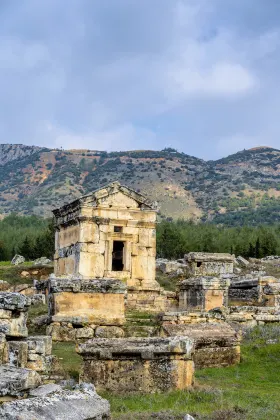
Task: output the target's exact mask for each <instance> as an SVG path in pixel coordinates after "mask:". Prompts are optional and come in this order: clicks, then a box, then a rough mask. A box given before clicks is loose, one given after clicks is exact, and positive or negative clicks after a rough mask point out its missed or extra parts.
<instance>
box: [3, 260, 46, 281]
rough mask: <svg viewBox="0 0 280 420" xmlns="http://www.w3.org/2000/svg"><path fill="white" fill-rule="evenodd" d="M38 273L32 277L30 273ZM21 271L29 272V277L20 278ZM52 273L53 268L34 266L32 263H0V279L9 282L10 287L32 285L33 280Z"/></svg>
mask: <svg viewBox="0 0 280 420" xmlns="http://www.w3.org/2000/svg"><path fill="white" fill-rule="evenodd" d="M33 270H34V271H38V273H39V274H38V275H32V271H33ZM22 271H29V272H31V275H30V277H21V275H20V273H21V272H22ZM52 271H53V266H52V265H49V266H42V267H40V266H36V265H33V262H32V261H27V262H25V263H23V264H21V265H11V263H10V262H9V263H7V261H1V262H0V279H1V280H5V281H7V282H9V283H10V284H11V285H16V284H23V283H25V284H32V283H33V278H34V277H35V278H36V277H37V278H40V276H41V275H49V274H50V273H51V272H52Z"/></svg>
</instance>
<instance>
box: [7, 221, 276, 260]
mask: <svg viewBox="0 0 280 420" xmlns="http://www.w3.org/2000/svg"><path fill="white" fill-rule="evenodd" d="M190 251H204V252H229V253H232V254H235V255H242V256H244V257H245V258H248V257H255V258H262V257H265V256H267V255H279V254H280V224H273V225H269V226H268V225H258V226H239V227H236V226H235V227H226V226H219V225H214V224H210V223H198V224H195V223H193V222H189V221H185V220H177V221H161V222H160V223H158V224H157V256H158V257H162V258H169V259H173V258H182V257H183V256H184V254H186V253H188V252H190ZM16 253H17V254H21V255H23V256H24V257H25V258H26V259H27V260H34V259H36V258H39V257H41V256H45V257H48V258H52V257H53V253H54V227H53V221H52V220H51V219H43V218H41V217H38V216H19V215H17V214H10V215H9V216H7V217H5V218H4V219H3V220H1V221H0V261H9V260H11V259H12V258H13V256H14V255H15V254H16Z"/></svg>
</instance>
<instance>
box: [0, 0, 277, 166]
mask: <svg viewBox="0 0 280 420" xmlns="http://www.w3.org/2000/svg"><path fill="white" fill-rule="evenodd" d="M0 94H1V102H0V143H23V144H28V145H41V146H47V147H63V148H65V149H69V148H87V149H98V150H131V149H157V150H160V149H162V148H164V147H167V146H169V147H175V148H177V149H178V150H180V151H183V152H185V153H187V154H191V155H194V156H198V157H201V158H204V159H216V158H219V157H222V156H225V155H228V154H230V153H234V152H236V151H238V150H241V149H244V148H250V147H254V146H258V145H269V146H273V147H276V148H279V149H280V116H279V113H280V1H279V0H1V1H0Z"/></svg>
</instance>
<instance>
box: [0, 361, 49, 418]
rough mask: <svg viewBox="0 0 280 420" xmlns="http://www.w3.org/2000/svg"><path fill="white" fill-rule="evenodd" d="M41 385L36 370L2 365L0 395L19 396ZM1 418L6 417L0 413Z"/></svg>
mask: <svg viewBox="0 0 280 420" xmlns="http://www.w3.org/2000/svg"><path fill="white" fill-rule="evenodd" d="M39 385H41V377H40V376H39V375H38V373H37V372H35V371H32V370H30V369H24V368H16V367H14V366H8V365H3V366H0V396H5V395H10V396H17V395H19V393H20V392H22V391H28V390H29V389H33V388H36V387H37V386H39ZM0 413H1V411H0ZM0 418H3V419H4V418H5V417H1V415H0ZM29 418H30V417H29Z"/></svg>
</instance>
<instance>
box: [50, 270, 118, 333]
mask: <svg viewBox="0 0 280 420" xmlns="http://www.w3.org/2000/svg"><path fill="white" fill-rule="evenodd" d="M125 291H126V286H125V284H124V283H123V282H122V281H120V280H114V279H102V280H100V279H99V280H97V279H95V280H88V279H86V280H80V279H72V280H70V279H68V278H50V280H49V293H48V301H49V317H50V320H51V324H50V326H49V327H48V328H47V333H48V334H51V335H52V338H53V340H55V341H75V340H78V339H86V338H92V337H94V336H95V335H98V331H99V329H100V328H99V327H100V326H103V329H104V328H105V329H108V328H110V331H111V332H113V336H116V337H122V336H123V334H124V332H123V330H122V329H121V328H120V326H122V325H123V323H124V322H125V315H124V309H125V308H124V293H125Z"/></svg>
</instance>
